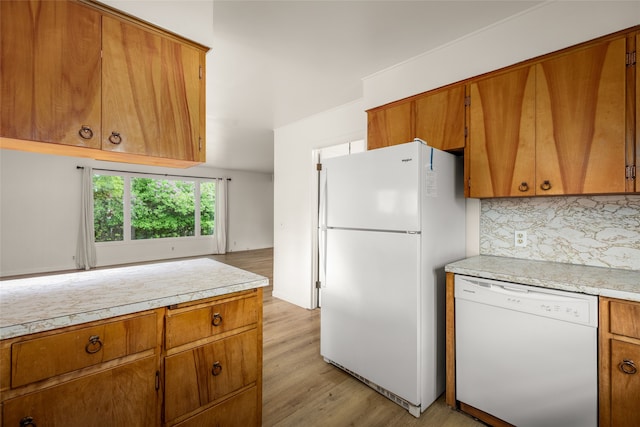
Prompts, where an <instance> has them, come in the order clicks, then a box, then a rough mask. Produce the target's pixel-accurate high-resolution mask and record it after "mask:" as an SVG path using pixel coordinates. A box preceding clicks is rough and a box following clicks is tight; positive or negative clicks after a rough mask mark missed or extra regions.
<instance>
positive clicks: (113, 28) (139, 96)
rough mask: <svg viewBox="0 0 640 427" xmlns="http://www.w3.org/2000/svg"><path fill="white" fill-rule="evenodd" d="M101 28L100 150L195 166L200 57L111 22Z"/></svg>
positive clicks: (170, 42)
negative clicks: (165, 159) (182, 161)
mask: <svg viewBox="0 0 640 427" xmlns="http://www.w3.org/2000/svg"><path fill="white" fill-rule="evenodd" d="M102 25H103V60H102V61H103V66H102V70H103V73H102V76H103V97H102V99H103V101H102V110H103V111H102V116H103V133H102V149H103V150H109V151H116V152H122V153H128V154H141V155H146V156H153V157H164V158H171V159H178V160H192V161H200V160H201V152H200V145H201V141H200V137H201V136H203V135H202V134H201V128H202V126H203V123H204V122H202V124H201V117H200V108H201V106H202V103H201V96H202V95H203V94H202V90H201V89H202V88H203V80H201V78H200V76H201V72H202V75H204V71H203V70H202V71H201V68H200V67H201V65H202V64H201V60H202V59H203V57H204V56H203V55H201V53H200V51H198V50H197V49H195V48H192V47H190V46H186V45H182V44H180V43H178V42H176V41H173V40H171V39H168V38H165V37H162V36H160V35H159V34H157V33H154V32H151V31H148V30H145V29H143V28H141V27H138V26H136V25H133V24H130V23H127V22H124V21H120V20H118V19H115V18H111V17H107V16H104V17H103V23H102ZM203 144H204V141H202V147H203V146H204V145H203Z"/></svg>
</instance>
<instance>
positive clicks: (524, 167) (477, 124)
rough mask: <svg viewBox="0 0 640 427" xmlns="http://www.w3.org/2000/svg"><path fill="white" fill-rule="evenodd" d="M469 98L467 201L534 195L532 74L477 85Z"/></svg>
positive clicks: (524, 72) (522, 72)
mask: <svg viewBox="0 0 640 427" xmlns="http://www.w3.org/2000/svg"><path fill="white" fill-rule="evenodd" d="M470 92H471V100H470V113H469V114H470V119H469V122H470V123H469V142H468V144H469V155H468V156H467V157H468V160H467V161H468V162H469V163H468V174H469V176H468V179H469V195H470V197H505V196H530V195H533V194H534V189H533V185H534V182H535V164H534V157H535V70H534V68H533V67H523V68H519V69H516V70H513V71H510V72H507V73H504V74H500V75H497V76H495V77H490V78H486V79H484V80H479V81H476V82H474V83H472V84H471V88H470Z"/></svg>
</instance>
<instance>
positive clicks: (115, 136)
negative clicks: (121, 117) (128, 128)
mask: <svg viewBox="0 0 640 427" xmlns="http://www.w3.org/2000/svg"><path fill="white" fill-rule="evenodd" d="M109 142H110V143H112V144H116V145H118V144H120V143H121V142H122V137H121V136H120V133H119V132H115V131H114V132H111V135H109Z"/></svg>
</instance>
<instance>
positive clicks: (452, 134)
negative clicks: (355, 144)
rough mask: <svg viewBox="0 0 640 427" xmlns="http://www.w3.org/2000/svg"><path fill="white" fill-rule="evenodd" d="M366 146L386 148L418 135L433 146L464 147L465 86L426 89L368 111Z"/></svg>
mask: <svg viewBox="0 0 640 427" xmlns="http://www.w3.org/2000/svg"><path fill="white" fill-rule="evenodd" d="M367 118H368V126H367V148H368V149H369V150H372V149H374V148H381V147H387V146H390V145H397V144H403V143H405V142H410V141H413V139H414V138H416V137H418V138H420V139H422V140H423V141H425V142H426V143H427V144H428V145H429V146H430V147H434V148H438V149H440V150H461V149H463V148H464V146H465V85H464V84H458V85H453V86H448V87H446V88H441V89H436V90H434V91H430V92H425V93H422V94H420V95H416V96H414V97H411V98H408V99H404V100H402V101H397V102H394V103H391V104H388V105H383V106H381V107H377V108H374V109H372V110H369V111H367Z"/></svg>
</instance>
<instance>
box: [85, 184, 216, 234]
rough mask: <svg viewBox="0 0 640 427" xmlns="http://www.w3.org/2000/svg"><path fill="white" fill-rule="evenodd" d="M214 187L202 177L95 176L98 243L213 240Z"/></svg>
mask: <svg viewBox="0 0 640 427" xmlns="http://www.w3.org/2000/svg"><path fill="white" fill-rule="evenodd" d="M215 188H216V187H215V182H213V181H211V180H207V179H204V178H203V179H195V178H186V177H185V178H183V177H171V178H162V179H157V178H154V177H153V176H150V175H142V174H125V173H117V174H115V173H109V172H105V173H102V172H101V173H95V174H94V175H93V200H94V205H93V213H94V227H95V241H96V243H98V242H114V241H133V240H144V239H159V238H167V237H174V238H188V237H197V236H212V235H213V230H214V225H215ZM196 201H198V202H196Z"/></svg>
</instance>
